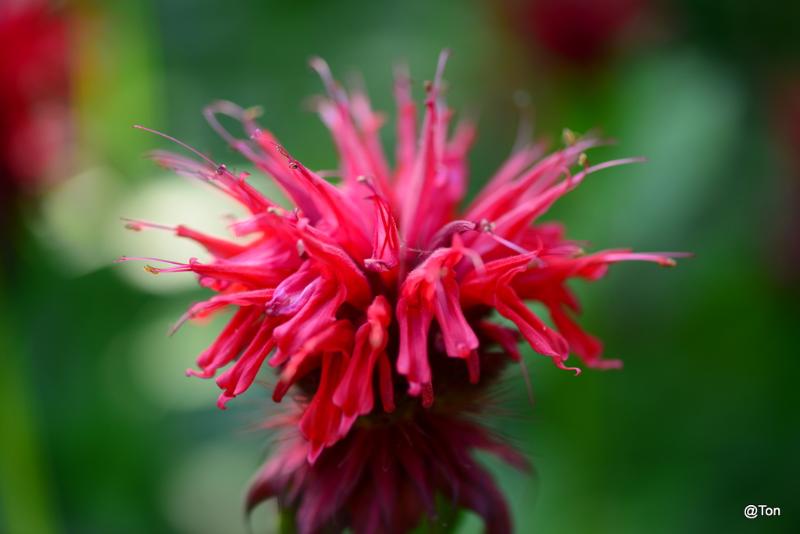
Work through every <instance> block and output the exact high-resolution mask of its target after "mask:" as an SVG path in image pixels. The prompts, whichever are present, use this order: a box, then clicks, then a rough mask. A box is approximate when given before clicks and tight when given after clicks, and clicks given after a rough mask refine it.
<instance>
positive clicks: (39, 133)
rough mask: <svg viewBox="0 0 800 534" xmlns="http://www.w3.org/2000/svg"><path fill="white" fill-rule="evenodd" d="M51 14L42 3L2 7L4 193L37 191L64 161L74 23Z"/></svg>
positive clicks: (0, 160) (0, 175)
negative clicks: (69, 33) (71, 26)
mask: <svg viewBox="0 0 800 534" xmlns="http://www.w3.org/2000/svg"><path fill="white" fill-rule="evenodd" d="M51 11H52V10H51V9H49V8H48V5H47V3H46V2H42V1H40V0H29V1H22V2H4V3H3V4H2V5H0V50H3V53H2V54H0V108H2V113H0V195H2V194H3V193H4V192H5V190H8V191H9V192H11V191H16V190H26V189H27V190H35V189H36V188H37V186H40V185H41V184H42V182H43V181H44V178H45V175H47V174H48V173H52V172H53V170H54V168H55V166H57V164H59V163H63V161H62V160H63V159H64V151H65V149H66V148H67V140H68V137H69V124H70V120H69V113H68V105H67V104H68V97H69V94H68V93H69V72H68V67H69V65H68V63H69V55H68V54H69V46H68V44H69V43H68V39H67V22H68V21H67V18H66V16H65V15H64V14H63V13H59V12H51ZM32 155H35V156H34V157H32ZM0 200H2V199H0Z"/></svg>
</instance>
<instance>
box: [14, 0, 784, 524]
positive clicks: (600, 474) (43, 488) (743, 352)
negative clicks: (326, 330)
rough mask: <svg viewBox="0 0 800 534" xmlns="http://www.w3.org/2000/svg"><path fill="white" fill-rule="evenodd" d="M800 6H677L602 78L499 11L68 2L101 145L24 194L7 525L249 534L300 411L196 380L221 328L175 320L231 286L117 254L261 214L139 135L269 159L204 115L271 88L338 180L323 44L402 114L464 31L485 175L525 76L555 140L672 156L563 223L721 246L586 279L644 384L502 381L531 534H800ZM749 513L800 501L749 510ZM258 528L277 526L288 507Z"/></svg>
mask: <svg viewBox="0 0 800 534" xmlns="http://www.w3.org/2000/svg"><path fill="white" fill-rule="evenodd" d="M793 5H796V3H795V2H786V3H781V2H771V1H762V2H718V1H711V0H703V1H696V2H692V1H689V0H685V1H683V2H673V3H656V2H650V3H649V7H650V9H651V11H652V13H653V16H652V17H651V18H650V19H648V22H647V24H646V25H644V24H642V26H641V28H644V30H643V31H637V32H633V33H634V34H635V35H634V36H632V37H630V38H627V37H626V38H625V39H624V40H621V41H620V43H619V44H618V45H617V46H616V47H615V50H614V51H613V52H612V53H611V54H609V56H608V57H607V58H605V59H604V60H603V61H600V62H598V63H595V64H593V65H590V66H587V65H575V64H566V63H564V62H563V61H559V60H558V59H554V58H553V57H551V56H548V54H547V53H546V52H545V51H543V50H542V48H541V46H539V45H538V44H537V41H536V39H535V38H534V37H533V36H532V35H531V34H530V32H524V31H523V32H520V31H516V30H515V29H514V28H513V24H512V23H511V22H510V20H509V17H508V16H506V15H504V13H503V11H502V8H500V7H498V5H497V4H496V3H495V2H490V1H489V0H486V1H478V0H468V1H455V0H452V1H443V2H427V1H423V0H409V1H405V2H389V1H372V2H361V1H355V0H345V1H341V2H330V1H322V0H319V1H298V2H287V1H282V2H275V1H255V0H248V1H242V2H217V1H211V0H193V1H189V0H174V1H169V2H166V1H165V2H150V1H142V2H113V3H112V2H109V3H101V2H78V3H66V4H63V5H62V6H61V7H62V8H63V9H65V10H66V11H67V12H68V13H69V14H70V16H71V17H72V20H73V32H72V38H71V39H72V44H73V50H72V55H73V59H74V61H73V74H74V80H73V90H74V91H73V107H74V116H75V121H76V125H77V129H78V137H77V138H78V142H77V145H76V147H75V154H74V158H73V162H72V164H71V165H70V166H69V168H68V169H65V180H64V181H63V182H62V183H61V184H59V185H58V186H55V187H53V188H51V189H49V190H47V191H45V192H43V193H42V194H41V195H39V196H38V197H35V198H32V197H29V198H26V199H23V200H21V201H20V203H19V205H20V210H19V214H20V215H19V219H18V223H19V224H18V225H17V227H16V228H15V232H16V233H15V234H14V237H13V239H12V241H11V242H10V243H8V244H7V246H9V247H12V248H13V249H14V255H13V258H14V261H13V264H9V265H7V266H4V271H5V274H6V276H5V277H4V280H8V281H9V283H7V284H5V287H0V299H2V300H0V354H2V368H0V414H1V416H2V420H0V424H1V425H0V434H2V438H0V444H2V445H1V446H2V449H0V532H9V533H28V532H31V533H39V532H41V533H49V532H75V533H107V532H111V533H118V532H119V533H127V532H131V533H138V532H180V533H200V534H202V533H218V532H226V533H239V532H241V533H244V532H246V526H245V523H244V521H243V519H242V517H243V516H242V510H241V509H242V505H241V501H242V493H243V490H244V488H245V486H246V483H247V481H248V479H249V477H250V476H251V474H252V473H253V472H254V471H255V469H256V467H257V466H258V464H259V463H260V461H261V460H262V459H263V456H264V454H265V452H266V450H267V447H268V444H269V440H270V437H269V434H268V433H267V432H266V431H264V430H260V429H259V428H258V423H259V422H260V421H261V420H263V419H264V418H265V417H266V416H268V415H269V413H272V410H274V408H273V407H271V406H270V403H269V401H268V392H267V389H266V388H265V387H254V388H253V389H252V390H251V391H250V392H249V393H248V395H247V396H245V397H244V398H242V399H237V400H236V401H235V402H232V403H231V404H230V409H229V410H228V411H227V412H221V411H219V410H217V409H216V408H215V406H214V399H215V396H216V393H217V391H216V387H215V386H214V384H213V383H211V382H204V381H201V380H199V379H187V378H185V377H184V375H183V370H184V369H185V368H186V367H189V366H191V365H192V362H193V360H194V357H195V356H196V354H197V353H198V352H199V351H200V350H201V349H202V348H203V347H204V344H205V343H208V342H209V341H210V340H211V339H212V338H213V335H214V333H215V332H216V331H217V330H218V323H215V324H214V325H209V326H208V327H201V326H197V325H189V326H187V327H186V328H184V329H183V330H182V331H181V332H179V333H178V334H177V335H176V336H174V337H172V338H168V337H167V336H166V331H167V329H168V327H169V326H170V324H171V323H172V322H173V321H174V320H175V319H176V318H177V317H178V316H179V315H180V314H181V313H182V311H183V310H184V308H185V307H186V306H187V305H188V304H189V303H190V302H192V301H195V300H198V299H200V298H203V296H204V292H203V291H201V290H199V289H196V288H195V287H194V285H193V281H192V280H191V277H188V276H187V277H185V279H183V280H179V279H173V278H169V279H168V278H167V277H165V276H162V277H158V278H152V277H145V275H144V274H143V273H141V272H140V271H141V266H139V265H115V264H113V263H112V262H113V260H114V259H115V258H116V257H118V256H119V255H121V254H131V255H161V256H166V257H170V258H174V259H181V258H182V257H184V256H188V255H191V251H188V252H187V249H186V248H185V245H184V244H180V245H179V244H176V242H175V240H172V239H171V238H170V237H169V235H167V234H162V233H158V232H145V233H141V234H134V233H131V232H126V230H124V228H123V224H122V223H121V222H120V221H119V217H122V216H130V217H142V218H150V219H159V220H160V221H162V222H165V223H170V224H174V223H178V222H184V221H185V220H186V219H190V220H194V221H198V222H199V223H201V227H202V226H205V227H208V225H209V224H217V225H220V224H222V222H223V221H222V217H221V216H222V215H224V214H225V213H227V211H226V210H230V209H231V206H230V205H229V204H227V203H226V202H225V201H223V200H219V201H218V202H217V199H216V197H215V196H214V195H211V194H206V192H205V191H195V190H194V189H193V188H194V186H193V185H191V184H190V183H188V182H187V181H184V180H182V179H180V178H177V177H171V176H168V175H165V174H163V173H162V172H161V171H159V170H158V169H156V168H155V167H154V166H152V164H151V163H150V162H148V161H147V160H145V159H144V158H142V154H143V153H144V152H146V151H147V150H148V149H151V148H155V147H164V146H165V143H163V142H161V140H159V139H157V138H154V137H152V136H148V135H147V134H144V133H142V132H138V131H135V130H133V129H132V128H131V125H132V124H138V123H142V124H146V125H148V126H151V127H155V128H159V129H162V130H164V131H166V132H169V133H170V134H172V135H175V136H176V137H178V138H180V139H182V140H184V141H186V142H188V143H190V144H192V145H194V146H197V147H199V148H201V149H202V150H204V151H207V152H209V153H211V154H213V155H214V156H215V157H216V158H217V159H221V160H224V161H226V162H228V163H229V164H230V165H233V166H238V167H241V166H242V161H241V160H240V159H238V158H237V157H236V156H235V155H234V154H233V153H232V152H231V151H230V150H228V149H227V148H226V147H225V146H224V144H223V143H222V142H221V141H220V140H219V139H217V138H216V137H215V135H214V134H213V132H212V131H211V129H210V128H208V127H207V126H206V125H205V122H204V121H203V119H202V117H201V115H200V110H201V109H202V107H203V106H204V105H206V104H208V103H210V102H212V101H214V100H215V99H219V98H225V99H230V100H233V101H235V102H238V103H240V104H242V105H244V106H251V105H261V106H263V108H264V115H263V118H262V123H263V124H265V125H266V126H268V127H269V128H270V129H272V130H273V131H274V132H275V133H276V134H277V135H278V136H279V137H280V138H281V139H282V140H283V143H284V144H285V145H286V146H287V147H288V148H289V150H291V151H292V152H293V154H295V155H296V156H297V157H298V158H300V159H301V160H302V161H304V163H306V164H307V165H308V166H309V167H312V168H323V169H327V168H334V167H335V164H336V160H335V154H334V150H333V147H332V145H331V142H330V140H329V139H328V136H327V132H326V130H325V129H324V127H323V126H322V125H321V123H320V122H319V121H318V119H317V117H316V116H315V115H314V114H313V113H311V112H310V111H309V106H308V100H307V99H308V97H311V96H312V95H314V94H318V93H319V92H320V91H321V87H320V83H319V81H318V80H317V78H316V77H315V75H314V74H313V73H312V72H311V71H310V69H309V68H308V65H307V60H308V58H309V57H310V56H312V55H317V54H318V55H321V56H323V57H324V58H325V59H327V60H328V61H329V62H330V64H331V66H332V68H333V69H334V72H335V73H337V74H338V75H339V77H340V78H346V77H347V75H348V74H351V73H354V72H360V73H361V74H362V75H363V77H364V79H365V80H366V84H367V87H368V89H369V91H370V94H371V97H372V100H373V103H374V104H375V106H376V107H377V108H379V109H384V110H387V111H391V110H392V106H391V104H392V100H391V78H392V69H393V65H395V64H396V63H398V62H406V63H407V64H408V65H409V66H410V67H411V70H412V75H413V77H414V79H415V81H416V83H417V96H419V94H420V91H419V86H420V83H421V81H422V80H424V79H429V78H430V77H431V76H432V73H433V69H434V65H435V61H436V56H437V54H438V52H439V50H441V49H442V48H444V47H450V48H451V49H452V51H453V55H452V58H451V61H450V63H449V65H448V68H447V74H446V78H447V80H448V84H449V90H448V91H449V93H448V98H449V101H450V103H451V104H452V105H453V106H454V107H455V108H456V109H457V110H461V111H465V112H468V113H471V114H472V115H474V116H477V117H479V123H480V129H479V139H478V143H477V146H476V148H475V150H474V152H473V155H472V169H473V171H472V180H473V186H472V187H473V189H472V191H473V192H474V191H475V190H476V189H477V188H478V187H479V185H480V182H481V180H484V179H485V178H486V177H487V176H488V175H490V174H491V172H492V170H493V169H494V168H495V167H496V166H497V165H498V164H499V163H500V162H501V161H502V160H503V158H504V157H505V156H506V155H507V154H508V152H509V150H510V148H511V145H512V144H513V142H514V138H515V135H516V134H515V132H516V128H517V117H518V115H519V112H518V110H517V108H516V106H515V103H514V95H515V94H516V93H517V92H518V91H525V92H527V93H529V94H530V96H531V102H532V108H533V110H534V113H535V116H536V128H537V135H540V136H543V137H547V138H551V139H554V140H556V141H557V140H558V138H559V136H560V132H561V128H562V127H564V126H567V127H570V128H572V129H573V130H576V131H579V132H584V131H587V130H590V129H593V128H598V129H599V130H601V131H602V132H603V133H605V134H607V135H609V136H612V137H614V138H615V139H617V140H618V141H619V144H618V145H617V146H615V147H613V148H609V149H603V150H602V151H598V152H596V153H593V154H596V155H592V158H595V159H598V158H602V159H605V158H611V157H616V156H628V155H643V156H646V157H647V158H648V160H649V161H648V163H647V164H646V165H637V166H631V167H629V168H624V169H615V170H611V171H607V172H604V173H602V174H599V175H597V176H593V177H592V178H591V179H590V180H589V181H588V182H586V183H585V184H584V185H582V186H581V188H579V189H578V190H577V191H576V192H574V193H572V194H571V195H569V196H568V197H567V198H565V199H563V200H562V201H561V202H560V203H559V204H558V206H557V207H556V208H555V209H554V210H553V211H552V212H551V213H550V214H549V215H548V218H550V219H559V220H562V221H563V222H565V224H566V225H567V229H568V231H569V234H570V235H571V237H573V238H577V239H586V240H588V241H589V242H590V243H591V245H592V248H595V249H599V248H605V247H616V246H632V247H634V248H636V249H639V250H686V251H692V252H694V253H695V254H696V256H695V257H694V258H692V259H690V260H684V261H681V262H680V265H679V267H678V268H677V269H671V270H664V269H659V268H656V267H653V266H650V265H643V264H632V265H620V266H617V267H615V268H613V269H612V272H611V274H610V275H609V276H608V277H607V278H606V279H604V280H602V281H600V282H598V283H595V284H580V283H579V284H576V286H575V287H576V289H577V291H578V292H579V294H580V295H581V297H582V298H583V302H584V307H585V313H584V317H583V319H582V323H583V324H584V325H585V326H586V327H587V329H588V330H590V331H591V332H594V333H596V334H598V335H599V336H600V337H601V338H602V339H603V340H604V341H605V342H606V347H607V353H608V355H609V356H611V357H621V358H622V359H623V360H624V361H625V368H624V369H623V370H622V371H610V372H599V371H588V372H585V373H583V374H582V375H581V376H580V377H578V378H575V377H573V376H572V375H571V373H566V372H562V371H559V370H557V369H556V368H555V367H553V366H552V364H551V363H550V362H549V360H547V359H546V358H542V357H540V356H536V355H534V354H532V353H531V352H530V351H528V352H527V358H528V362H529V369H530V372H531V374H532V379H533V385H534V395H535V404H534V405H533V406H530V405H528V404H527V403H526V400H525V399H526V397H525V392H524V387H523V384H522V381H521V379H520V378H519V377H518V376H517V375H516V373H509V376H508V378H507V379H506V380H505V381H504V383H503V384H502V385H501V386H499V388H500V390H501V391H502V395H501V396H500V398H501V402H502V403H503V405H504V408H506V410H505V412H507V413H508V415H507V416H504V417H503V418H501V419H495V420H493V421H492V424H493V425H494V426H496V427H497V428H498V429H499V430H500V431H501V432H503V433H504V434H505V435H507V436H508V437H509V439H511V440H512V442H513V443H515V444H516V445H517V446H518V447H520V448H521V449H522V450H523V451H525V452H526V453H527V454H528V455H529V456H530V458H531V459H532V461H533V463H534V465H535V468H536V473H535V474H533V475H530V474H522V473H517V472H514V471H512V470H510V469H509V468H507V467H504V466H500V465H495V464H494V463H492V462H491V461H490V464H491V466H492V469H493V470H494V472H495V473H496V475H497V477H498V478H499V481H500V484H501V486H502V488H503V489H504V490H505V492H506V493H507V495H508V496H509V498H510V501H511V504H512V508H513V514H514V521H515V524H516V525H517V526H518V530H519V532H532V531H534V530H535V531H536V532H542V533H551V532H552V533H562V532H565V533H580V532H598V533H605V532H608V533H615V534H624V533H640V532H648V533H661V532H664V533H671V532H681V533H687V532H689V533H693V532H726V533H734V532H798V531H800V530H798V529H800V520H799V519H798V517H800V504H798V500H800V490H798V484H800V460H798V458H797V455H798V451H800V425H798V422H799V421H798V419H800V418H799V417H798V408H799V407H800V406H798V401H800V388H798V383H797V376H798V371H800V363H798V357H799V356H800V351H798V342H800V328H799V326H800V325H798V319H800V314H799V313H798V305H797V300H798V293H799V292H798V288H799V286H798V280H799V275H798V267H799V266H800V255H798V253H797V248H793V247H795V245H794V244H795V243H796V242H797V238H798V230H800V228H798V227H797V224H798V220H797V215H796V214H797V208H798V202H799V200H798V199H799V198H800V195H798V191H799V190H800V168H799V167H798V166H797V160H796V159H793V158H796V157H797V151H798V146H800V139H798V138H794V139H793V138H792V137H791V135H787V134H786V132H787V131H789V130H790V128H787V126H786V125H787V123H788V124H790V125H791V124H792V121H794V124H797V123H800V117H798V116H797V114H795V116H794V117H792V116H791V115H790V114H789V112H788V110H786V109H784V108H783V107H782V104H781V102H782V101H781V100H780V98H779V97H778V95H779V94H782V93H781V91H782V89H781V88H783V87H786V86H789V87H792V80H793V79H794V78H795V77H796V76H797V72H800V69H798V67H797V62H796V59H797V57H798V38H797V35H796V28H793V23H792V21H794V24H796V23H797V21H798V20H800V16H799V15H800V14H799V13H798V9H797V8H796V7H792V6H793ZM570 22H571V21H569V20H567V21H561V23H562V24H565V25H567V26H568V25H569V24H570ZM641 28H640V29H641ZM795 69H798V70H795ZM794 91H797V92H798V93H800V85H797V84H795V85H794ZM385 133H386V136H385V141H386V142H387V143H390V142H391V141H392V132H391V126H390V127H389V128H387V132H385ZM264 183H266V182H264ZM218 215H219V216H218ZM210 219H212V220H211V221H210V222H209V220H210ZM793 225H794V226H793ZM178 247H182V248H178ZM746 504H768V505H772V506H779V507H781V508H782V516H781V517H778V518H760V519H755V520H747V519H745V518H744V517H743V514H742V510H743V508H744V506H745V505H746ZM254 528H255V531H256V532H271V531H274V530H273V529H274V528H276V522H275V510H274V508H270V507H269V506H266V507H264V508H262V509H259V510H258V511H257V512H256V514H255V518H254ZM460 529H461V530H460V531H461V532H479V531H480V524H479V522H478V520H477V519H476V518H474V517H467V518H465V519H464V521H463V522H462V523H461V524H460Z"/></svg>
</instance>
